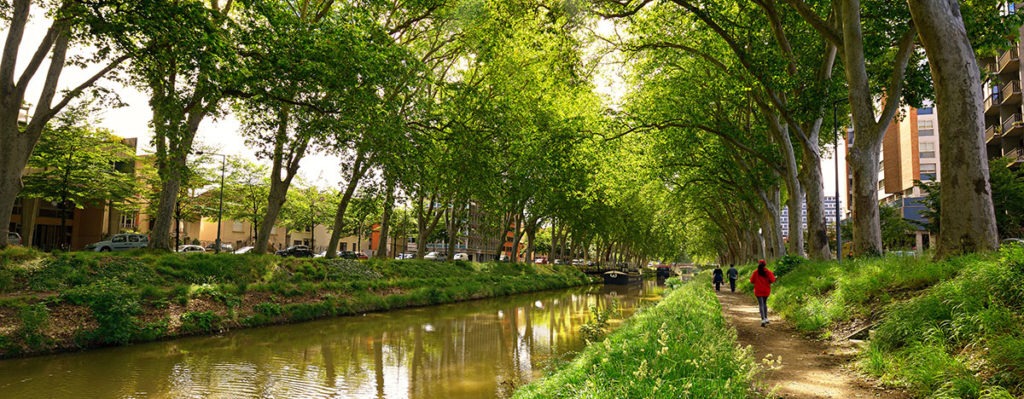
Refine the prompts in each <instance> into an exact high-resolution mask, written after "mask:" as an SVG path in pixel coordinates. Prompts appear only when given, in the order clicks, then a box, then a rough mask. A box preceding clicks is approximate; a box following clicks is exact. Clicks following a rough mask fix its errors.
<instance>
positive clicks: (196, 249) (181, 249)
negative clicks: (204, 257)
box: [178, 245, 206, 252]
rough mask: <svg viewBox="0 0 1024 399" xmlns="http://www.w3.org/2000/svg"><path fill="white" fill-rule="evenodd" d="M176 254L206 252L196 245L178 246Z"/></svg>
mask: <svg viewBox="0 0 1024 399" xmlns="http://www.w3.org/2000/svg"><path fill="white" fill-rule="evenodd" d="M178 252H206V249H204V248H203V247H201V246H198V245H179V246H178Z"/></svg>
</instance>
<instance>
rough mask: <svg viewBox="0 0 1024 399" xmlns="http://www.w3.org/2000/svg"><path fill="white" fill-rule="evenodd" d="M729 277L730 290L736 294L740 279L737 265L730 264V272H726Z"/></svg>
mask: <svg viewBox="0 0 1024 399" xmlns="http://www.w3.org/2000/svg"><path fill="white" fill-rule="evenodd" d="M725 274H726V275H727V276H729V289H730V290H732V292H736V278H737V277H739V275H740V272H739V271H737V270H736V265H734V264H731V263H730V264H729V271H727V272H725Z"/></svg>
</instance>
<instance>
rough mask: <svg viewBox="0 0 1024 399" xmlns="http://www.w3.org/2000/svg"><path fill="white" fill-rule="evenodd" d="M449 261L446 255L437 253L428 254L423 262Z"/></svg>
mask: <svg viewBox="0 0 1024 399" xmlns="http://www.w3.org/2000/svg"><path fill="white" fill-rule="evenodd" d="M447 259H448V257H447V256H445V255H444V254H440V253H437V252H431V253H428V254H427V255H426V256H424V257H423V260H437V261H443V260H447Z"/></svg>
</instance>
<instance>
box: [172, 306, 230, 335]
mask: <svg viewBox="0 0 1024 399" xmlns="http://www.w3.org/2000/svg"><path fill="white" fill-rule="evenodd" d="M220 322H221V317H220V316H218V315H217V314H216V313H213V312H211V311H203V312H185V314H183V315H181V331H182V332H184V333H186V334H195V333H209V332H215V331H220Z"/></svg>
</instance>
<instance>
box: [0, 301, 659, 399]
mask: <svg viewBox="0 0 1024 399" xmlns="http://www.w3.org/2000/svg"><path fill="white" fill-rule="evenodd" d="M659 293H660V289H658V288H656V283H655V282H654V281H645V282H644V283H643V284H642V285H641V284H634V285H630V286H601V285H594V286H588V287H579V288H574V289H567V290H559V291H546V292H540V293H532V294H523V295H516V296H510V297H503V298H495V299H485V300H479V301H471V302H462V303H456V304H449V305H440V306H432V307H424V308H415V309H406V310H397V311H392V312H386V313H370V314H366V315H363V316H356V317H338V318H331V319H325V320H318V321H313V322H307V323H300V324H290V325H283V326H271V327H263V328H256V329H248V330H239V331H234V332H230V333H227V334H223V335H219V336H209V337H193V338H183V339H176V340H172V341H164V342H154V343H147V344H139V345H132V346H126V347H118V348H106V349H97V350H91V351H85V352H77V353H67V354H59V355H52V356H42V357H35V358H28V359H11V360H3V361H0V397H2V398H9V399H14V398H378V399H385V398H387V399H394V398H473V399H478V398H504V397H508V396H511V394H512V391H514V390H515V387H517V386H519V385H523V384H526V383H528V382H530V381H532V380H534V379H536V378H538V377H541V376H542V375H543V374H544V372H545V368H546V367H550V366H551V365H552V364H553V363H559V362H564V361H569V360H571V359H572V355H573V354H574V353H575V352H577V351H579V350H580V349H582V348H583V346H584V342H583V338H582V337H581V336H580V326H582V325H584V324H585V323H587V322H588V321H590V320H592V319H593V315H592V312H591V311H590V307H591V306H596V307H597V308H598V309H605V308H607V307H608V306H610V304H611V303H613V302H616V303H618V308H619V309H620V312H619V313H620V314H619V315H616V316H613V318H614V319H613V320H612V321H611V324H612V325H613V327H614V326H617V325H618V324H619V323H620V322H621V321H622V320H623V319H625V318H628V317H629V316H630V315H632V314H633V313H634V312H635V311H636V310H637V308H639V307H641V306H647V305H650V304H653V302H655V301H657V300H658V299H660V297H659V296H658V295H659Z"/></svg>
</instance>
